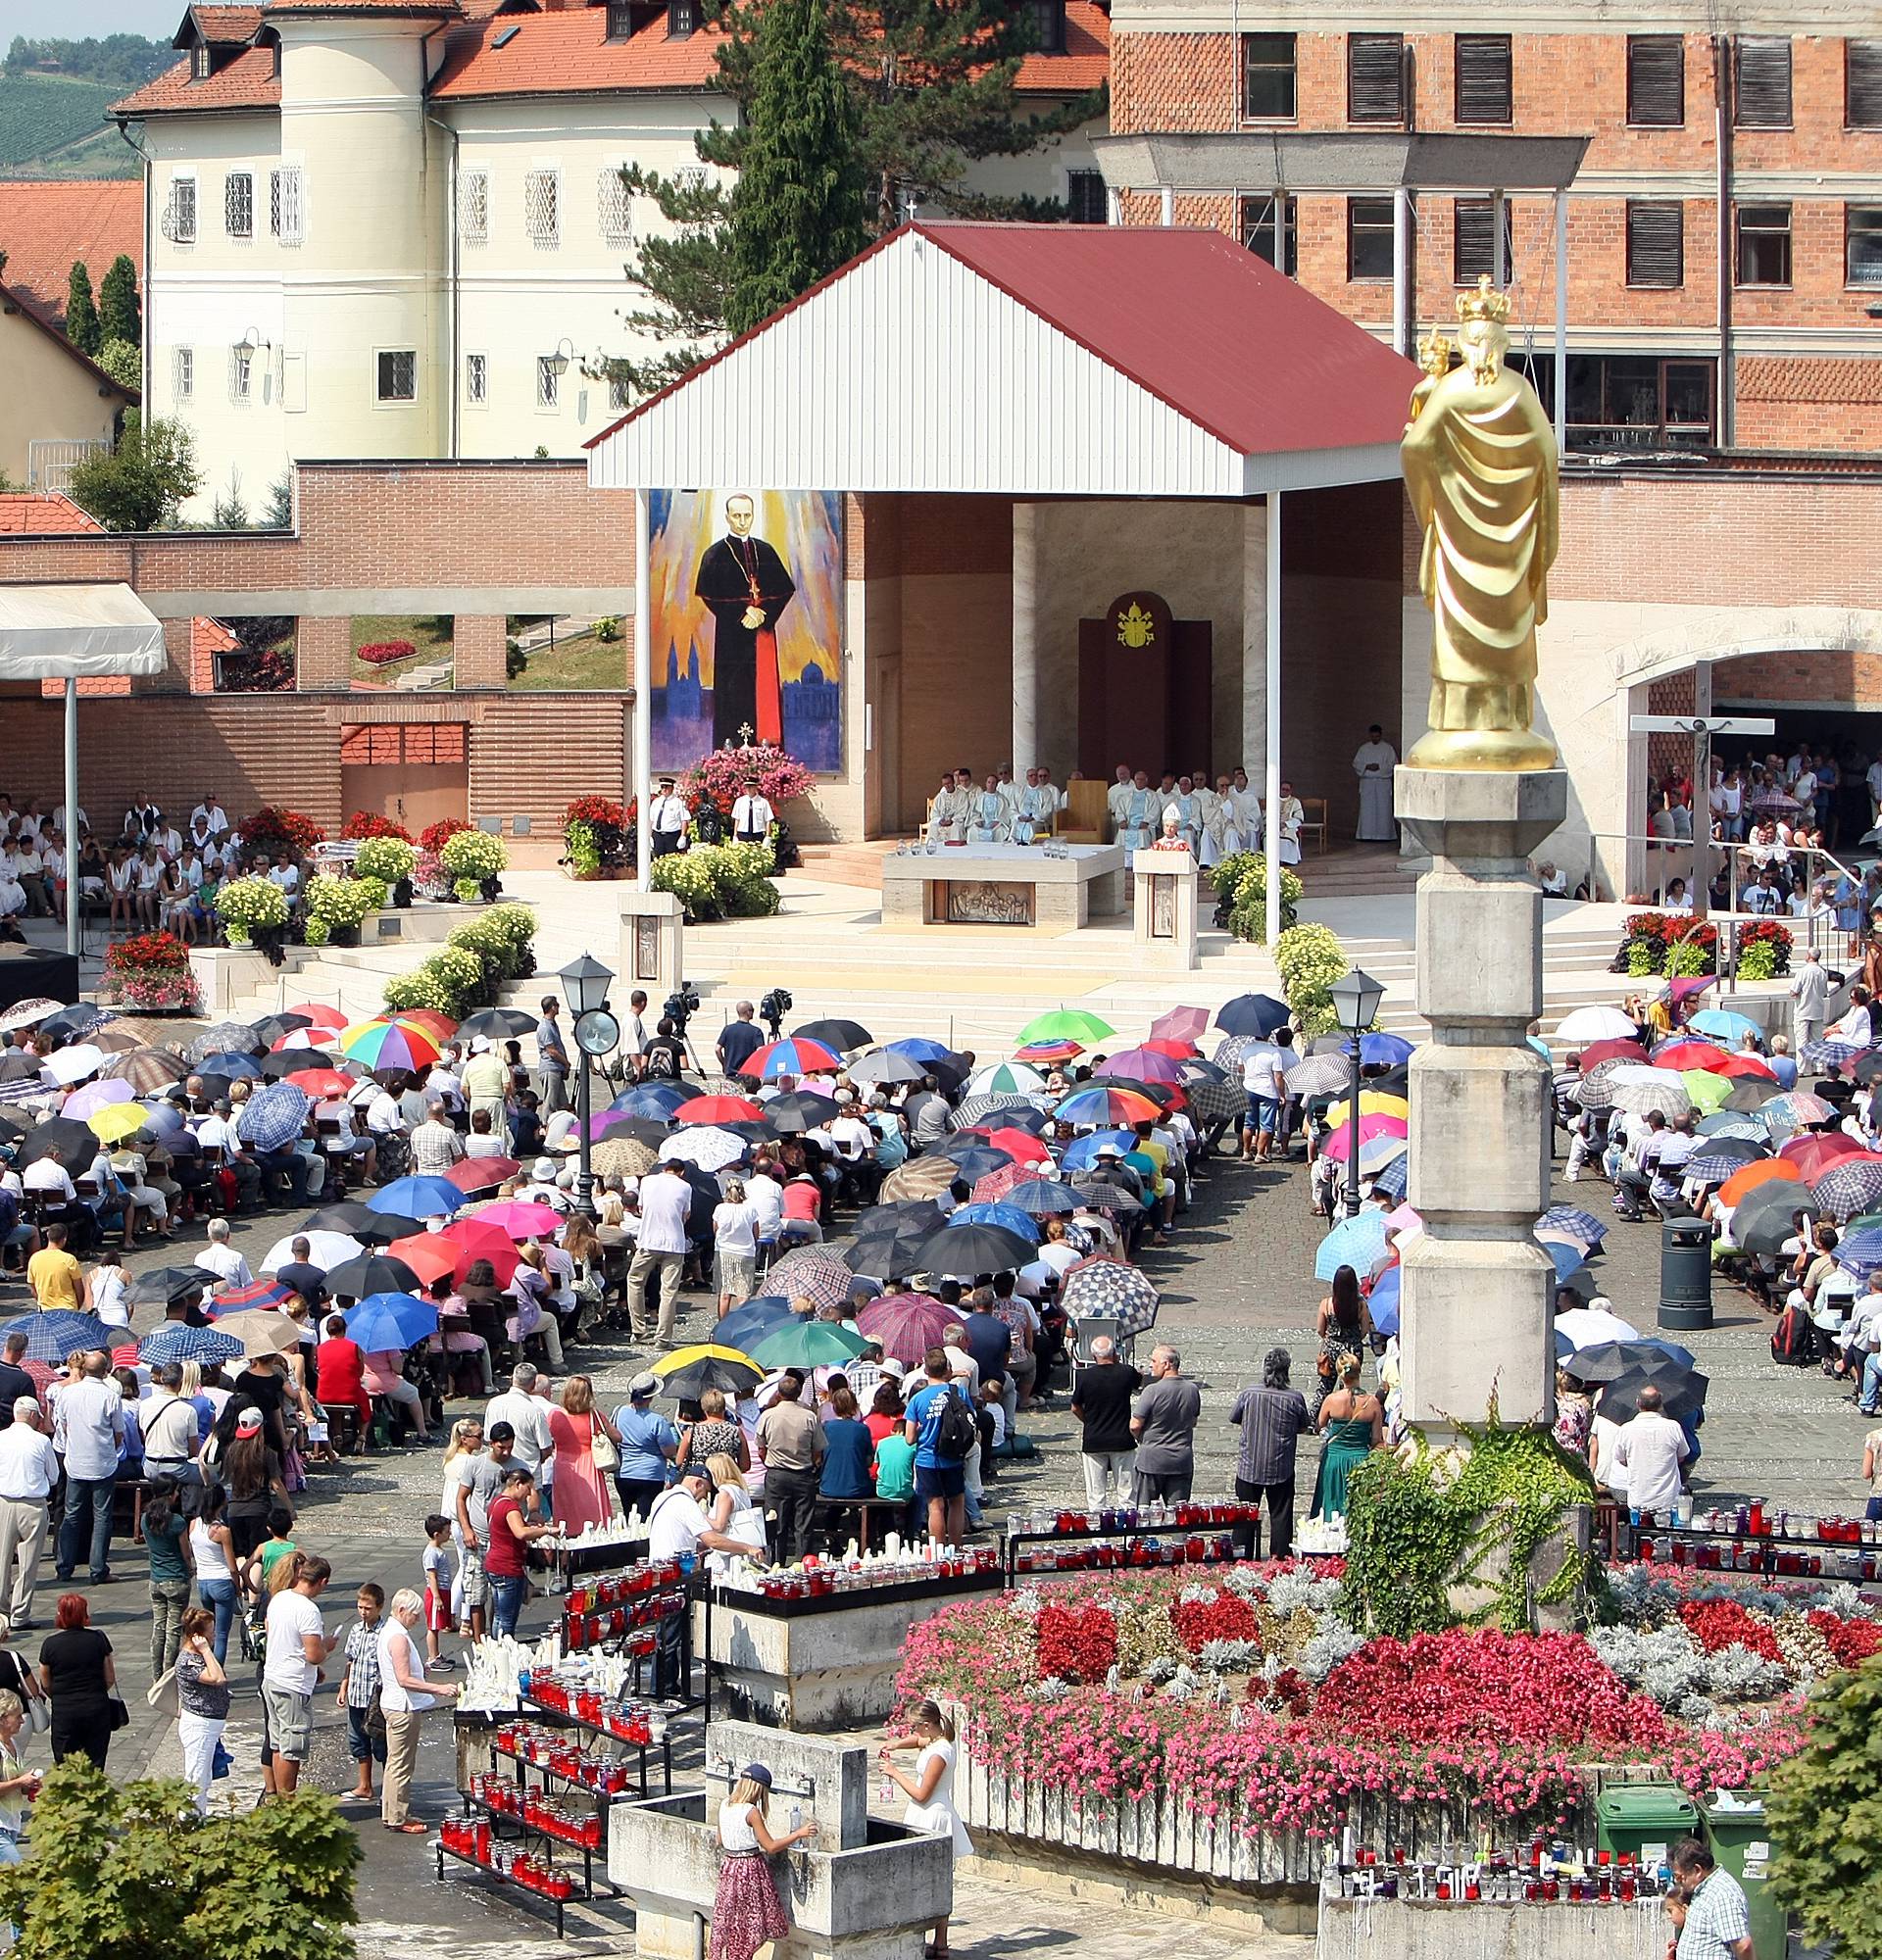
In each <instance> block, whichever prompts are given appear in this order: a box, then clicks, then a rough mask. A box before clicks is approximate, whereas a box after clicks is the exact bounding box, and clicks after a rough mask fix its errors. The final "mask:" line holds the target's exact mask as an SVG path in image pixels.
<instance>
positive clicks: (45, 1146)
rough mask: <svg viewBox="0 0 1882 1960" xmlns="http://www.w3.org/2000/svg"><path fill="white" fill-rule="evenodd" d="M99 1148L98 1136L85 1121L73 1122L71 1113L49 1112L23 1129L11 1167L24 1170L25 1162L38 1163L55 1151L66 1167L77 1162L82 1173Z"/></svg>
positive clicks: (70, 1167)
mask: <svg viewBox="0 0 1882 1960" xmlns="http://www.w3.org/2000/svg"><path fill="white" fill-rule="evenodd" d="M99 1149H100V1145H99V1142H98V1139H97V1136H96V1135H95V1134H94V1133H93V1132H92V1130H91V1129H90V1128H89V1127H88V1126H87V1125H86V1124H83V1123H79V1122H75V1121H74V1119H73V1118H72V1117H70V1116H48V1117H47V1118H46V1120H45V1121H44V1122H43V1123H41V1124H39V1125H38V1127H37V1128H36V1129H33V1130H29V1131H28V1132H27V1133H26V1139H25V1142H24V1143H23V1144H22V1145H21V1146H20V1154H19V1155H18V1156H17V1157H15V1158H14V1160H13V1167H14V1169H15V1170H25V1167H26V1166H27V1165H28V1164H35V1163H38V1162H39V1161H40V1159H41V1158H43V1157H49V1156H51V1155H52V1153H53V1152H55V1151H57V1152H58V1153H59V1161H60V1162H61V1163H63V1164H64V1165H65V1166H66V1169H67V1170H68V1171H70V1170H72V1169H73V1168H74V1166H76V1167H78V1169H79V1174H80V1175H83V1172H84V1171H85V1170H88V1169H89V1168H90V1166H91V1160H92V1158H93V1157H95V1156H96V1155H97V1154H98V1152H99Z"/></svg>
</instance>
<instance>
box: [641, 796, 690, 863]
mask: <svg viewBox="0 0 1882 1960" xmlns="http://www.w3.org/2000/svg"><path fill="white" fill-rule="evenodd" d="M647 821H648V823H649V824H650V825H651V826H652V828H653V837H654V856H655V857H656V858H669V857H670V856H671V855H672V854H673V853H674V852H675V851H683V850H684V849H685V848H686V827H687V825H688V824H689V823H691V821H692V811H691V810H689V809H687V808H686V799H685V798H684V797H682V796H678V795H676V794H675V793H674V790H673V779H672V777H671V776H662V777H661V779H660V794H659V795H658V796H657V797H656V798H655V799H654V802H653V808H652V809H650V810H649V811H648V812H647Z"/></svg>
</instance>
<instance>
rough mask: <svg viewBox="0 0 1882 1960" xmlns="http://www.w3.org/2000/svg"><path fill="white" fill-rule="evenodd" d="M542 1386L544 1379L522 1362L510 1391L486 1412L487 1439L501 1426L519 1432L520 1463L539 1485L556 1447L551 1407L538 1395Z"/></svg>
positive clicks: (512, 1373)
mask: <svg viewBox="0 0 1882 1960" xmlns="http://www.w3.org/2000/svg"><path fill="white" fill-rule="evenodd" d="M541 1382H542V1376H541V1374H540V1373H539V1372H538V1371H537V1369H536V1368H535V1366H534V1365H533V1364H532V1363H531V1362H528V1361H519V1362H518V1363H517V1365H516V1366H515V1367H514V1368H512V1369H511V1370H510V1386H509V1388H508V1389H506V1390H505V1391H504V1393H503V1394H502V1395H500V1396H493V1397H491V1398H490V1405H489V1406H488V1407H487V1408H486V1409H485V1410H484V1412H483V1433H484V1435H486V1436H488V1435H490V1434H491V1433H492V1432H493V1431H494V1430H495V1428H496V1426H497V1424H498V1423H500V1422H507V1423H508V1424H509V1425H510V1427H511V1428H512V1429H513V1430H514V1431H515V1432H516V1442H515V1445H514V1447H515V1449H516V1456H517V1461H518V1462H519V1463H520V1464H521V1465H522V1467H523V1468H524V1469H525V1470H527V1471H528V1472H529V1473H530V1475H531V1476H533V1477H536V1478H537V1480H538V1481H541V1476H540V1473H541V1471H542V1467H543V1459H544V1458H545V1457H547V1456H549V1455H550V1454H551V1453H552V1452H553V1451H554V1449H555V1446H556V1440H555V1438H554V1437H553V1436H551V1435H550V1433H549V1405H548V1403H547V1402H545V1401H544V1400H543V1398H542V1397H541V1396H539V1395H538V1394H537V1393H536V1390H537V1388H538V1387H539V1386H540V1385H541Z"/></svg>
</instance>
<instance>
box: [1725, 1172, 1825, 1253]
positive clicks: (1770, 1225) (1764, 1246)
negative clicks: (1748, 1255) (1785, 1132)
mask: <svg viewBox="0 0 1882 1960" xmlns="http://www.w3.org/2000/svg"><path fill="white" fill-rule="evenodd" d="M1799 1211H1801V1212H1802V1213H1803V1214H1804V1218H1805V1223H1806V1226H1807V1228H1808V1225H1810V1224H1813V1223H1814V1222H1815V1221H1816V1220H1817V1219H1818V1218H1820V1217H1822V1215H1823V1211H1822V1207H1821V1206H1820V1205H1819V1204H1817V1202H1816V1201H1815V1200H1814V1199H1812V1198H1811V1196H1810V1195H1809V1193H1808V1191H1807V1190H1805V1188H1804V1186H1803V1185H1802V1184H1800V1183H1798V1182H1796V1181H1795V1180H1793V1179H1791V1178H1779V1177H1774V1178H1772V1179H1770V1180H1769V1182H1767V1183H1765V1184H1759V1185H1755V1186H1754V1187H1753V1188H1752V1190H1750V1191H1749V1192H1747V1193H1746V1195H1745V1196H1744V1198H1743V1199H1741V1200H1740V1201H1739V1203H1738V1205H1737V1207H1736V1209H1735V1210H1734V1211H1733V1212H1732V1243H1733V1244H1734V1245H1736V1246H1738V1247H1740V1248H1741V1249H1742V1250H1745V1251H1747V1252H1762V1253H1764V1254H1765V1255H1766V1256H1767V1257H1773V1258H1774V1257H1775V1256H1776V1255H1777V1254H1778V1253H1779V1252H1780V1251H1781V1250H1783V1247H1784V1242H1785V1240H1787V1239H1790V1238H1794V1237H1795V1236H1796V1233H1797V1226H1796V1224H1795V1223H1794V1222H1793V1214H1794V1213H1796V1212H1799Z"/></svg>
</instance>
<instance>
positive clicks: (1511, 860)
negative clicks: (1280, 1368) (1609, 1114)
mask: <svg viewBox="0 0 1882 1960" xmlns="http://www.w3.org/2000/svg"><path fill="white" fill-rule="evenodd" d="M1396 792H1397V794H1396V804H1397V813H1398V818H1399V821H1400V823H1401V824H1402V825H1403V826H1404V827H1405V829H1406V831H1407V832H1408V834H1409V835H1410V836H1411V837H1412V841H1413V843H1414V844H1415V846H1416V848H1417V849H1418V850H1419V851H1421V852H1424V853H1426V854H1428V855H1429V857H1430V858H1431V868H1430V870H1428V871H1426V872H1425V874H1424V875H1423V876H1422V877H1421V878H1420V879H1419V880H1418V909H1417V929H1416V931H1417V949H1418V953H1417V1001H1418V1007H1419V1010H1420V1011H1421V1012H1422V1013H1423V1014H1424V1016H1425V1018H1426V1019H1427V1020H1429V1021H1430V1023H1431V1035H1432V1038H1431V1040H1430V1041H1429V1042H1428V1043H1426V1044H1425V1045H1424V1046H1423V1047H1421V1048H1420V1049H1418V1051H1417V1052H1416V1054H1413V1055H1412V1092H1411V1102H1412V1165H1411V1179H1410V1189H1409V1191H1408V1193H1407V1196H1408V1197H1409V1198H1410V1200H1411V1201H1412V1204H1413V1205H1414V1206H1415V1207H1416V1208H1417V1211H1418V1213H1419V1215H1420V1216H1421V1217H1422V1218H1423V1220H1424V1227H1425V1229H1424V1232H1423V1234H1422V1235H1421V1236H1420V1237H1418V1238H1417V1239H1414V1240H1413V1241H1412V1244H1411V1245H1410V1246H1409V1247H1408V1248H1407V1249H1406V1252H1405V1258H1404V1266H1405V1305H1404V1312H1403V1316H1402V1327H1403V1333H1402V1334H1401V1337H1400V1345H1401V1348H1402V1349H1403V1355H1404V1391H1405V1413H1406V1415H1407V1417H1408V1419H1409V1420H1411V1421H1412V1422H1415V1423H1417V1424H1419V1425H1420V1426H1421V1427H1422V1428H1423V1429H1424V1430H1425V1431H1426V1433H1427V1434H1428V1435H1434V1436H1440V1437H1441V1436H1442V1435H1443V1434H1444V1433H1446V1432H1447V1431H1449V1430H1450V1429H1451V1426H1452V1424H1453V1422H1454V1421H1455V1420H1456V1419H1460V1418H1461V1419H1463V1420H1466V1421H1481V1420H1482V1418H1483V1415H1484V1411H1485V1407H1486V1405H1487V1403H1488V1400H1489V1397H1490V1395H1491V1392H1492V1389H1493V1387H1494V1390H1495V1393H1496V1396H1497V1398H1498V1414H1499V1417H1500V1419H1501V1420H1502V1422H1504V1423H1505V1424H1506V1425H1509V1424H1515V1423H1520V1422H1525V1421H1529V1420H1531V1419H1543V1420H1547V1419H1550V1418H1551V1417H1552V1415H1553V1411H1554V1407H1555V1367H1556V1363H1555V1343H1554V1339H1553V1337H1552V1335H1551V1332H1550V1327H1551V1318H1552V1315H1551V1308H1552V1305H1553V1300H1554V1294H1555V1269H1554V1267H1553V1266H1552V1265H1551V1264H1550V1262H1549V1258H1548V1255H1547V1254H1546V1253H1545V1252H1544V1251H1543V1250H1542V1248H1541V1247H1540V1246H1539V1245H1538V1244H1537V1243H1536V1241H1535V1237H1534V1234H1533V1227H1534V1225H1535V1221H1536V1219H1537V1217H1538V1216H1539V1215H1540V1214H1541V1212H1542V1210H1543V1208H1544V1207H1545V1206H1546V1205H1547V1203H1548V1201H1549V1167H1548V1147H1549V1101H1548V1099H1549V1094H1550V1072H1549V1064H1548V1062H1547V1061H1545V1060H1544V1058H1543V1057H1542V1055H1541V1054H1538V1053H1537V1052H1536V1050H1534V1049H1532V1048H1531V1047H1530V1046H1529V1045H1528V1042H1527V1039H1526V1035H1527V1030H1528V1026H1529V1023H1530V1022H1531V1021H1532V1020H1533V1019H1534V1018H1535V1017H1536V1015H1537V1014H1538V1013H1540V1012H1541V1010H1542V893H1541V889H1540V887H1539V886H1538V885H1537V884H1536V882H1535V880H1534V879H1533V878H1532V877H1531V876H1530V875H1529V867H1528V858H1529V854H1530V853H1531V852H1532V851H1534V850H1535V849H1536V848H1537V846H1538V845H1540V844H1541V843H1542V841H1543V839H1544V838H1546V837H1547V836H1548V835H1549V833H1550V832H1551V831H1552V830H1554V829H1555V828H1556V827H1557V826H1558V825H1559V824H1560V822H1561V821H1562V818H1563V816H1564V815H1565V814H1566V812H1567V808H1568V777H1567V773H1566V771H1564V770H1561V769H1547V770H1540V769H1539V770H1527V771H1514V770H1511V771H1491V770H1450V769H1411V768H1404V767H1401V768H1400V769H1399V771H1398V774H1397V781H1396Z"/></svg>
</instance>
